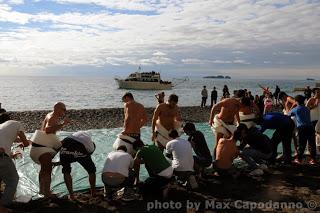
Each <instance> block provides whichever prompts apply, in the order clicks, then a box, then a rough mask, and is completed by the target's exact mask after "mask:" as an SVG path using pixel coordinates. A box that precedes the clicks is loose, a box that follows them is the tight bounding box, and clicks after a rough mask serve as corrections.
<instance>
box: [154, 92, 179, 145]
mask: <svg viewBox="0 0 320 213" xmlns="http://www.w3.org/2000/svg"><path fill="white" fill-rule="evenodd" d="M177 104H178V96H177V95H175V94H171V95H170V96H169V98H168V102H166V103H162V104H159V105H158V106H157V108H156V109H155V111H154V113H153V118H152V141H154V142H155V143H156V145H157V146H158V147H159V148H160V149H162V150H163V149H164V148H165V146H166V143H165V144H162V143H160V142H159V141H158V140H157V134H160V133H159V132H158V131H156V123H157V120H159V121H158V122H160V124H161V125H162V126H163V127H164V128H165V129H166V130H167V131H168V132H170V131H171V130H173V129H175V124H176V122H181V115H180V109H179V107H178V106H177ZM167 139H168V140H167V141H166V142H169V141H170V140H171V138H169V137H168V138H167Z"/></svg>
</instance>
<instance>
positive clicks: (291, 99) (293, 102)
mask: <svg viewBox="0 0 320 213" xmlns="http://www.w3.org/2000/svg"><path fill="white" fill-rule="evenodd" d="M287 102H289V103H291V104H292V105H291V108H290V109H289V110H288V111H291V110H292V109H293V108H295V107H296V106H297V103H296V101H295V100H294V99H293V98H291V97H288V99H287Z"/></svg>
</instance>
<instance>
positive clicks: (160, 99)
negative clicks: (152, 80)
mask: <svg viewBox="0 0 320 213" xmlns="http://www.w3.org/2000/svg"><path fill="white" fill-rule="evenodd" d="M164 96H165V94H164V92H159V93H158V94H156V95H155V97H156V99H157V100H158V104H162V103H164Z"/></svg>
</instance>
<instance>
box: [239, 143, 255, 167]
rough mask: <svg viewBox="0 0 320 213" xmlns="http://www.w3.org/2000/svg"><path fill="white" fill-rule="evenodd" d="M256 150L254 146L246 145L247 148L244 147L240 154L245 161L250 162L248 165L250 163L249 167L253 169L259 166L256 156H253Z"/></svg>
mask: <svg viewBox="0 0 320 213" xmlns="http://www.w3.org/2000/svg"><path fill="white" fill-rule="evenodd" d="M254 151H255V150H254V149H252V148H250V147H246V148H244V149H243V150H242V151H241V152H240V154H239V156H240V157H241V158H242V159H243V160H244V161H245V162H247V163H248V165H249V167H250V168H251V169H256V168H258V165H257V163H256V161H255V160H254V158H253V157H252V156H253V155H254V153H253V152H254Z"/></svg>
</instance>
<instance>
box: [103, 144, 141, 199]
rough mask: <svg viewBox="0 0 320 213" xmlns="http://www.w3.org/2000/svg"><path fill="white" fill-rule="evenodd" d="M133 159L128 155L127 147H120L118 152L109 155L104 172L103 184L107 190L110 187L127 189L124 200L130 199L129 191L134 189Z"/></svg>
mask: <svg viewBox="0 0 320 213" xmlns="http://www.w3.org/2000/svg"><path fill="white" fill-rule="evenodd" d="M132 167H133V158H132V156H131V155H130V154H129V153H127V148H126V147H125V146H119V147H118V148H117V150H116V151H112V152H110V153H109V154H108V157H107V159H106V161H105V163H104V167H103V171H102V182H103V183H104V186H105V190H106V191H108V188H109V187H111V188H112V187H125V191H124V193H125V194H124V198H126V197H127V198H128V197H129V196H126V195H128V189H129V191H130V189H131V188H132V186H133V184H134V179H135V176H134V174H133V171H132V170H131V169H132Z"/></svg>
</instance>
